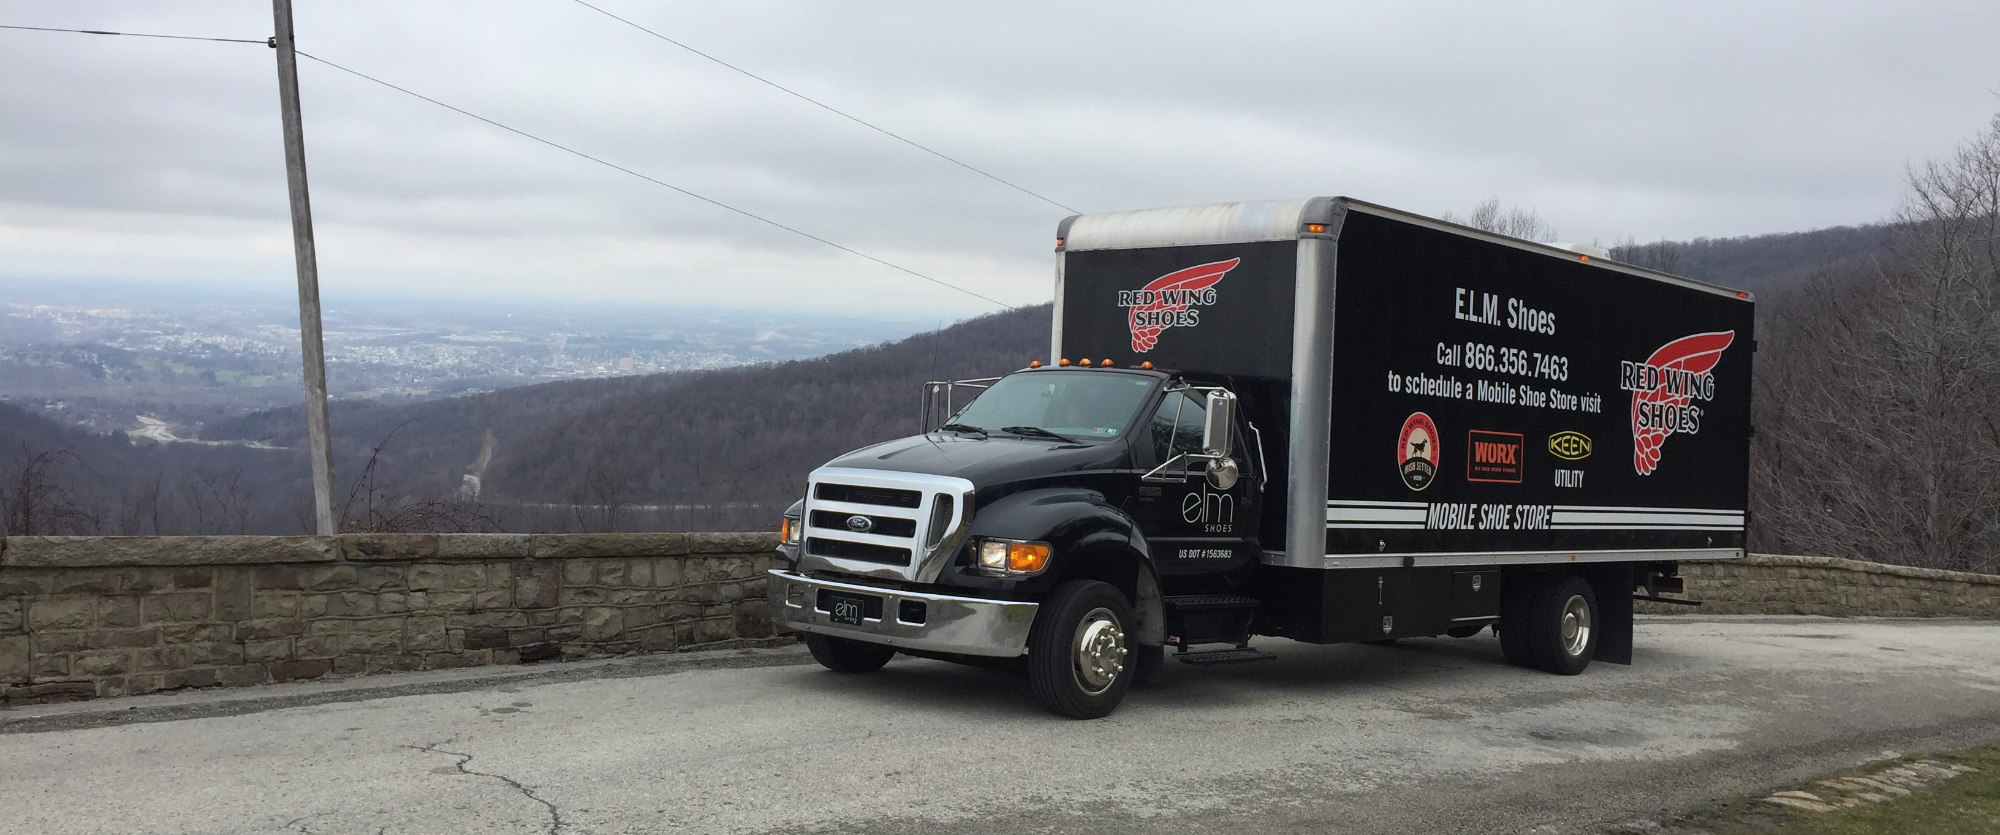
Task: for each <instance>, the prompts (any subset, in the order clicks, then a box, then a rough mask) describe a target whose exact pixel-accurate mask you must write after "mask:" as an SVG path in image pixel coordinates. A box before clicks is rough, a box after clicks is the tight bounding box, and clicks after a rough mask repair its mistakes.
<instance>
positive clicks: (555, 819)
mask: <svg viewBox="0 0 2000 835" xmlns="http://www.w3.org/2000/svg"><path fill="white" fill-rule="evenodd" d="M451 743H452V740H445V741H444V742H433V743H431V744H429V745H422V746H419V745H405V746H403V747H404V748H408V749H411V750H413V751H422V752H424V753H427V754H447V755H450V756H453V757H457V758H458V763H457V765H458V773H460V774H470V775H473V776H475V777H491V778H493V779H495V780H499V781H500V782H502V783H506V784H507V785H509V786H513V787H514V790H515V791H518V792H520V793H521V796H523V797H526V798H528V799H529V800H532V801H535V802H536V803H540V804H542V805H543V806H546V807H548V810H549V833H548V835H561V833H562V828H563V819H562V810H561V809H558V808H556V805H555V804H554V803H550V802H548V801H547V800H543V799H542V797H541V796H540V795H537V794H535V790H534V789H531V788H528V787H527V786H524V785H521V783H520V782H519V781H517V780H515V779H514V778H512V777H508V776H506V775H504V774H491V773H488V772H484V771H473V770H472V769H469V768H466V767H465V764H466V763H469V762H472V755H471V754H466V753H462V752H459V751H446V750H444V749H443V748H439V747H438V746H440V745H450V744H451Z"/></svg>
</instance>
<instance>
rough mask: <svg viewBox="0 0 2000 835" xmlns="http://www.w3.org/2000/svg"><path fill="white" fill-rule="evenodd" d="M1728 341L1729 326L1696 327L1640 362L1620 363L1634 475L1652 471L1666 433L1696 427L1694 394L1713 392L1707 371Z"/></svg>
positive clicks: (1732, 333) (1704, 396) (1703, 395)
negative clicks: (1628, 398) (1626, 394)
mask: <svg viewBox="0 0 2000 835" xmlns="http://www.w3.org/2000/svg"><path fill="white" fill-rule="evenodd" d="M1734 341H1736V332H1735V331H1719V332H1716V333H1698V334H1695V335H1693V336H1684V337H1681V338H1679V339H1676V340H1674V341H1672V342H1669V343H1667V344H1665V345H1662V346H1660V349H1659V350H1657V351H1654V352H1653V355H1652V356H1651V357H1648V358H1647V359H1646V362H1645V364H1644V365H1639V364H1637V363H1623V365H1624V366H1625V368H1623V369H1621V372H1620V373H1621V375H1622V376H1623V377H1624V378H1625V379H1624V380H1623V383H1622V387H1623V388H1625V389H1628V390H1630V391H1631V392H1632V468H1633V469H1634V470H1637V471H1638V473H1639V474H1640V475H1652V473H1653V470H1654V469H1656V468H1658V467H1659V466H1660V452H1661V449H1662V448H1663V447H1664V446H1665V445H1666V443H1667V436H1669V435H1672V434H1675V433H1677V432H1680V433H1687V434H1693V433H1694V432H1698V431H1700V426H1701V422H1700V421H1701V408H1700V407H1698V406H1695V405H1694V400H1695V399H1696V398H1700V399H1701V400H1704V401H1706V400H1708V399H1710V398H1712V397H1714V396H1715V380H1714V376H1713V375H1711V374H1710V373H1709V372H1710V371H1712V370H1713V369H1714V368H1715V364H1716V363H1717V362H1720V361H1721V360H1722V351H1723V349H1725V348H1728V347H1729V343H1731V342H1734Z"/></svg>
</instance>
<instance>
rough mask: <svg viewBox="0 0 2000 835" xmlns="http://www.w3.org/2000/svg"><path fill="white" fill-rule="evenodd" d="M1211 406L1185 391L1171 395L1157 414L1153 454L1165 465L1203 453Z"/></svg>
mask: <svg viewBox="0 0 2000 835" xmlns="http://www.w3.org/2000/svg"><path fill="white" fill-rule="evenodd" d="M1207 410H1208V405H1207V402H1206V401H1204V400H1202V399H1201V398H1199V397H1194V396H1192V395H1191V394H1189V393H1188V392H1185V391H1176V392H1172V393H1169V394H1168V395H1167V396H1166V399H1164V400H1161V401H1160V408H1159V409H1158V410H1156V411H1154V412H1153V424H1152V427H1153V452H1154V454H1156V455H1158V456H1159V458H1158V459H1157V460H1160V461H1165V460H1167V459H1169V458H1172V457H1174V456H1175V455H1179V454H1181V453H1189V454H1193V453H1197V452H1200V451H1201V431H1202V424H1203V423H1205V422H1206V420H1205V418H1206V415H1207V414H1208V411H1207Z"/></svg>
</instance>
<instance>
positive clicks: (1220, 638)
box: [1160, 594, 1257, 648]
mask: <svg viewBox="0 0 2000 835" xmlns="http://www.w3.org/2000/svg"><path fill="white" fill-rule="evenodd" d="M1160 602H1162V603H1164V604H1166V610H1167V611H1166V614H1167V634H1168V635H1171V636H1174V637H1175V638H1177V639H1178V640H1174V641H1172V643H1175V644H1178V645H1180V646H1181V647H1183V648H1186V647H1189V646H1193V645H1195V644H1235V645H1237V646H1245V645H1248V644H1249V643H1250V624H1251V622H1252V621H1254V620H1255V619H1256V617H1257V598H1254V597H1245V596H1243V595H1240V594H1171V595H1167V596H1165V597H1163V598H1161V600H1160Z"/></svg>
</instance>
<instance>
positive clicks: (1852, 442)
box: [1757, 117, 2000, 572]
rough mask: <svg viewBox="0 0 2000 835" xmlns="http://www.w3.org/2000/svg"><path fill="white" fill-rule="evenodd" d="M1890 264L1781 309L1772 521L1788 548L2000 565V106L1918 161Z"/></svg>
mask: <svg viewBox="0 0 2000 835" xmlns="http://www.w3.org/2000/svg"><path fill="white" fill-rule="evenodd" d="M1896 221H1897V225H1896V227H1895V229H1896V231H1895V233H1894V234H1893V236H1892V238H1891V247H1890V249H1891V256H1892V257H1891V259H1890V260H1889V261H1887V262H1886V263H1884V264H1882V265H1880V266H1879V267H1878V268H1877V269H1875V270H1873V271H1868V272H1862V273H1859V274H1855V275H1850V276H1840V277H1836V276H1822V277H1820V278H1818V279H1816V280H1815V281H1814V283H1813V285H1812V286H1811V287H1808V288H1807V289H1806V290H1805V292H1803V293H1800V294H1798V295H1797V297H1796V298H1792V299H1789V300H1788V301H1789V302H1790V304H1789V306H1788V307H1787V309H1786V310H1785V312H1784V313H1783V314H1781V315H1778V316H1773V317H1772V321H1771V327H1770V328H1769V329H1768V336H1769V338H1770V340H1771V342H1772V347H1773V348H1775V349H1777V350H1774V351H1770V352H1766V356H1767V357H1769V358H1770V361H1768V362H1766V363H1764V367H1763V368H1760V376H1761V377H1762V379H1761V380H1760V383H1759V386H1760V387H1759V392H1758V393H1759V409H1760V416H1759V418H1758V421H1759V438H1758V444H1757V446H1758V453H1759V454H1758V459H1759V464H1758V470H1759V476H1760V482H1759V483H1760V484H1763V485H1765V488H1764V490H1765V493H1766V494H1767V495H1766V497H1765V498H1764V499H1762V500H1761V501H1762V503H1764V504H1765V505H1766V508H1765V516H1766V517H1768V518H1765V520H1764V521H1766V522H1767V523H1769V524H1771V525H1775V526H1776V529H1777V531H1778V537H1777V538H1778V539H1779V541H1781V542H1782V543H1783V545H1784V546H1785V547H1787V548H1788V549H1796V550H1799V551H1803V552H1809V553H1820V554H1828V555H1833V556H1848V557H1856V558H1860V559H1870V560H1877V561H1882V562H1896V563H1904V564H1910V565H1918V566H1925V567H1932V568H1945V569H1957V570H1969V571H1983V572H1994V571H1996V570H2000V117H1996V118H1995V120H1994V122H1993V124H1992V126H1991V128H1990V129H1989V130H1988V131H1987V132H1986V133H1984V134H1982V135H1980V136H1979V137H1976V138H1975V139H1973V140H1972V141H1970V142H1968V143H1966V144H1965V145H1964V146H1962V147H1961V148H1960V149H1959V150H1958V152H1957V153H1956V154H1954V155H1953V156H1952V157H1950V158H1948V159H1945V160H1937V161H1932V162H1929V163H1926V164H1925V165H1923V166H1921V167H1918V168H1915V169H1913V170H1912V171H1911V172H1910V175H1909V193H1908V195H1907V197H1906V198H1905V201H1904V204H1903V206H1902V208H1901V209H1900V210H1899V211H1898V214H1897V218H1896Z"/></svg>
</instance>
